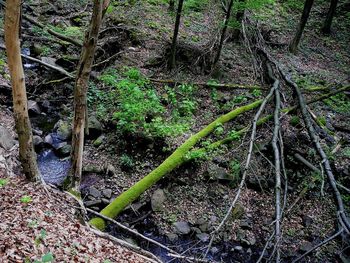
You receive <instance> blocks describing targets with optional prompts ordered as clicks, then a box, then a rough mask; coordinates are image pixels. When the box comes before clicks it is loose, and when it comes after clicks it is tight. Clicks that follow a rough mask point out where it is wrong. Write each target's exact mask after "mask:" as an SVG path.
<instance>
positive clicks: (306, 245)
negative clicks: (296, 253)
mask: <svg viewBox="0 0 350 263" xmlns="http://www.w3.org/2000/svg"><path fill="white" fill-rule="evenodd" d="M312 248H313V245H312V243H311V242H309V241H304V242H303V243H302V244H301V246H300V248H299V249H300V251H301V252H307V251H309V250H311V249H312Z"/></svg>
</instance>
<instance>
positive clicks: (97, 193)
mask: <svg viewBox="0 0 350 263" xmlns="http://www.w3.org/2000/svg"><path fill="white" fill-rule="evenodd" d="M89 194H90V195H91V196H93V197H95V198H101V191H100V190H98V189H96V188H95V187H94V186H92V187H90V189H89Z"/></svg>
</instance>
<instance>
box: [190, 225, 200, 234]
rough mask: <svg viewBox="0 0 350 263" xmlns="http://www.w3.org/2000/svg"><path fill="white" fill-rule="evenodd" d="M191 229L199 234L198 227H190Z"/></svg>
mask: <svg viewBox="0 0 350 263" xmlns="http://www.w3.org/2000/svg"><path fill="white" fill-rule="evenodd" d="M191 231H192V232H193V233H195V234H200V233H202V231H201V230H200V229H199V228H198V227H191Z"/></svg>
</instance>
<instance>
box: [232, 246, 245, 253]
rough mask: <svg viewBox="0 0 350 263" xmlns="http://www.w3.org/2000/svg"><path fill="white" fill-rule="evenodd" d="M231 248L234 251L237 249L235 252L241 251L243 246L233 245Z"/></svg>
mask: <svg viewBox="0 0 350 263" xmlns="http://www.w3.org/2000/svg"><path fill="white" fill-rule="evenodd" d="M233 249H234V251H237V252H242V251H243V247H242V246H235V247H234V248H233Z"/></svg>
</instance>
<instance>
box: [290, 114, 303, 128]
mask: <svg viewBox="0 0 350 263" xmlns="http://www.w3.org/2000/svg"><path fill="white" fill-rule="evenodd" d="M289 124H290V125H292V126H293V127H296V126H298V125H299V124H300V118H299V117H298V116H296V115H293V116H292V117H291V118H290V121H289Z"/></svg>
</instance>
